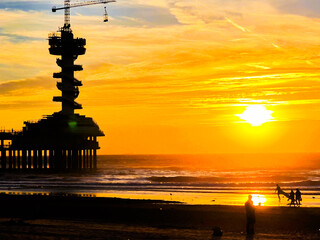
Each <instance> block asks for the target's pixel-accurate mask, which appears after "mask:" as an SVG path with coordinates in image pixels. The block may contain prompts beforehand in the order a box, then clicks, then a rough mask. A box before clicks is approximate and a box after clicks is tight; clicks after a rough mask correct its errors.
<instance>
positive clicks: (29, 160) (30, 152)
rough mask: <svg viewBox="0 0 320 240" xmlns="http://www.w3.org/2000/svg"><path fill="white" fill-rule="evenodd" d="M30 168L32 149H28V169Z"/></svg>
mask: <svg viewBox="0 0 320 240" xmlns="http://www.w3.org/2000/svg"><path fill="white" fill-rule="evenodd" d="M31 168H32V151H31V150H30V149H28V169H31Z"/></svg>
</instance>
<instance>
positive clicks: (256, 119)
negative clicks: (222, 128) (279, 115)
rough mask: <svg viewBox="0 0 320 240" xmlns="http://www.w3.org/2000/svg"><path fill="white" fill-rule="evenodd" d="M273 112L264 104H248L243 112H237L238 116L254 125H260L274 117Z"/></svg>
mask: <svg viewBox="0 0 320 240" xmlns="http://www.w3.org/2000/svg"><path fill="white" fill-rule="evenodd" d="M272 113H273V111H271V110H267V109H266V107H265V106H263V105H251V106H247V108H246V110H245V111H244V112H243V113H242V114H237V116H238V117H239V118H241V119H243V120H245V121H246V122H248V123H250V124H251V125H252V126H260V125H262V124H263V123H265V122H268V121H270V120H272V119H273V117H272Z"/></svg>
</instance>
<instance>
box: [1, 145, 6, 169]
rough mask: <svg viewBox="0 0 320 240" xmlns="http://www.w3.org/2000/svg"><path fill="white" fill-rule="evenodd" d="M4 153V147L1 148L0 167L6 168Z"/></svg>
mask: <svg viewBox="0 0 320 240" xmlns="http://www.w3.org/2000/svg"><path fill="white" fill-rule="evenodd" d="M2 146H3V145H2ZM6 153H7V151H6V150H5V149H2V150H1V167H2V169H6V167H7V157H6Z"/></svg>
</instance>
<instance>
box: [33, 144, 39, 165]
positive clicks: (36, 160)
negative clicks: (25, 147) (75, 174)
mask: <svg viewBox="0 0 320 240" xmlns="http://www.w3.org/2000/svg"><path fill="white" fill-rule="evenodd" d="M33 169H38V150H35V149H33Z"/></svg>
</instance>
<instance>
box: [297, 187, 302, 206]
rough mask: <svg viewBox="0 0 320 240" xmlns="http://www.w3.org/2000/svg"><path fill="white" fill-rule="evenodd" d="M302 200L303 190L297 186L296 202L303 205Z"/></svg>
mask: <svg viewBox="0 0 320 240" xmlns="http://www.w3.org/2000/svg"><path fill="white" fill-rule="evenodd" d="M301 201H302V197H301V192H300V190H299V189H298V188H297V191H296V202H297V204H298V205H301V203H300V202H301Z"/></svg>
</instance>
